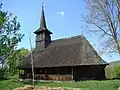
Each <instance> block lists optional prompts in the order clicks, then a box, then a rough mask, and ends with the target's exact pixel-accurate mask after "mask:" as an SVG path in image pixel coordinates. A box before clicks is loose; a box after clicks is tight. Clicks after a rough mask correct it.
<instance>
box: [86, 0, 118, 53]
mask: <svg viewBox="0 0 120 90" xmlns="http://www.w3.org/2000/svg"><path fill="white" fill-rule="evenodd" d="M85 1H86V5H87V8H88V15H87V16H86V18H85V22H86V23H87V25H89V26H90V27H89V29H88V30H89V31H90V32H92V33H95V34H97V35H99V36H100V37H101V38H102V37H105V39H104V40H105V41H104V45H103V46H104V50H105V51H106V50H107V51H108V52H112V53H113V52H115V53H116V52H117V53H118V54H120V43H119V42H120V0H85ZM90 28H91V29H90Z"/></svg>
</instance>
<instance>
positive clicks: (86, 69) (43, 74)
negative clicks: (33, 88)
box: [24, 65, 106, 81]
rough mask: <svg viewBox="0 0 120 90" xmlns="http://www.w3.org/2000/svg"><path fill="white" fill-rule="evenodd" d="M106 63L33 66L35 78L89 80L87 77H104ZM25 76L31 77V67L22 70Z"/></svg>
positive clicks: (98, 78)
mask: <svg viewBox="0 0 120 90" xmlns="http://www.w3.org/2000/svg"><path fill="white" fill-rule="evenodd" d="M105 66H106V65H93V66H88V65H86V66H74V67H73V66H72V67H54V68H53V67H50V68H35V79H38V80H56V81H57V80H62V81H65V80H66V81H68V80H75V81H80V80H89V79H97V80H100V79H105V70H104V68H105ZM24 74H25V78H32V73H31V69H25V70H24Z"/></svg>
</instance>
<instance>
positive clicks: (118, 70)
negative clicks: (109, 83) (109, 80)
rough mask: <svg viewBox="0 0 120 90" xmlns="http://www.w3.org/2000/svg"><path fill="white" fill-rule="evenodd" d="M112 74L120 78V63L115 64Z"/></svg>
mask: <svg viewBox="0 0 120 90" xmlns="http://www.w3.org/2000/svg"><path fill="white" fill-rule="evenodd" d="M112 76H113V78H119V79H120V65H116V66H114V68H113V72H112Z"/></svg>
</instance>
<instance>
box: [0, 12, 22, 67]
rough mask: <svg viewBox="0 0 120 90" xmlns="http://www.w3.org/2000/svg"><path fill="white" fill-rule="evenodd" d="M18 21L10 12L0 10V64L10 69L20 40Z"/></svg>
mask: <svg viewBox="0 0 120 90" xmlns="http://www.w3.org/2000/svg"><path fill="white" fill-rule="evenodd" d="M19 31H20V23H19V22H18V21H17V17H16V16H14V15H13V14H12V13H10V12H4V11H2V10H0V58H1V59H0V64H2V68H4V67H5V65H6V66H7V67H8V68H9V69H10V68H11V69H13V68H15V66H16V65H15V64H16V63H15V62H16V60H17V59H16V55H17V53H18V50H16V48H17V45H18V43H19V42H21V40H22V38H23V36H24V35H23V34H21V33H20V32H19Z"/></svg>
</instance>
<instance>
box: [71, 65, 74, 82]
mask: <svg viewBox="0 0 120 90" xmlns="http://www.w3.org/2000/svg"><path fill="white" fill-rule="evenodd" d="M71 69H72V80H73V73H74V72H73V66H72V68H71Z"/></svg>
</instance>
